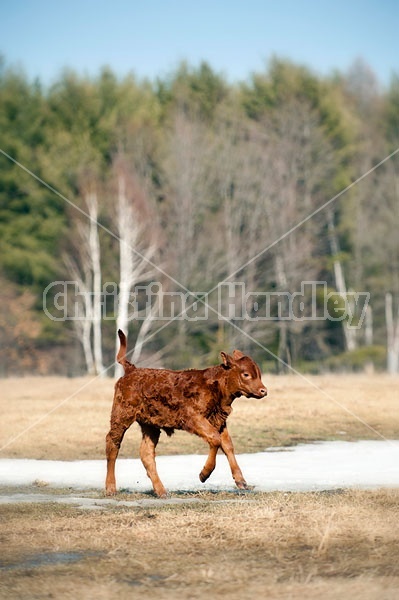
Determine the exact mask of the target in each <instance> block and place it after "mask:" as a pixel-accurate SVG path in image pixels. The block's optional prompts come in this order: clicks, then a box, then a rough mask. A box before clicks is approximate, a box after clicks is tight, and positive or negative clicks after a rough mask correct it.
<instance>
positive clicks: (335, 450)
mask: <svg viewBox="0 0 399 600" xmlns="http://www.w3.org/2000/svg"><path fill="white" fill-rule="evenodd" d="M289 450H290V451H288V452H287V449H283V448H280V449H273V452H260V453H256V454H241V455H239V456H237V460H238V463H239V465H240V467H241V469H242V471H243V473H244V477H245V479H246V481H247V482H248V483H249V484H251V485H254V486H255V490H256V491H317V490H326V489H335V488H342V487H345V488H348V487H357V488H365V489H367V488H375V487H399V468H398V465H399V461H398V458H399V441H397V440H388V441H385V442H384V441H359V442H343V441H338V442H319V443H316V444H303V445H299V446H295V447H293V448H290V449H289ZM205 459H206V457H205V456H199V455H191V456H188V455H182V456H159V457H157V467H158V473H159V476H160V478H161V480H162V482H163V483H164V485H165V487H166V489H167V490H168V491H170V492H177V491H205V490H208V491H209V490H212V491H214V490H216V491H222V490H223V491H226V490H232V489H235V485H234V482H233V480H232V477H231V472H230V469H229V466H228V463H227V459H226V457H225V456H224V455H222V454H221V455H218V457H217V463H216V469H215V471H214V472H213V473H212V475H211V477H210V478H209V479H208V481H207V482H206V483H205V484H202V483H200V481H199V479H198V474H199V472H200V471H201V469H202V467H203V466H204V463H205ZM105 472H106V461H105V459H104V460H82V461H69V462H68V461H50V460H33V459H0V485H32V484H33V483H34V482H35V481H36V480H40V481H42V482H45V483H47V484H48V485H50V486H52V487H68V488H75V489H84V488H96V489H103V487H104V481H105ZM116 483H117V488H118V489H119V490H120V489H123V488H124V489H129V490H132V491H137V492H148V491H150V490H151V489H152V487H151V482H150V481H149V479H148V478H147V476H146V473H145V470H144V467H143V465H142V464H141V461H140V460H139V459H118V460H117V462H116Z"/></svg>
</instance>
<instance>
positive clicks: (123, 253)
mask: <svg viewBox="0 0 399 600" xmlns="http://www.w3.org/2000/svg"><path fill="white" fill-rule="evenodd" d="M117 227H118V235H119V296H118V312H117V318H116V326H117V330H118V329H122V331H123V332H124V333H125V334H126V335H127V333H128V325H129V321H130V315H129V303H130V294H131V291H132V288H133V286H134V285H136V284H137V283H138V282H139V281H140V280H142V279H148V277H149V276H151V275H153V271H152V269H151V268H150V270H149V269H148V261H149V260H150V259H151V257H152V256H153V254H154V252H155V247H154V246H150V247H149V248H147V249H146V250H145V252H144V254H143V253H138V251H137V246H138V243H139V238H140V234H141V227H140V225H139V223H138V222H137V219H135V214H134V211H133V207H132V204H131V202H130V201H129V199H128V197H127V193H126V181H125V177H124V176H123V175H122V174H120V175H119V176H118V202H117ZM135 250H136V252H135ZM154 317H155V313H154V312H153V310H150V312H149V314H147V315H145V316H144V318H143V321H142V324H141V327H140V329H139V333H138V336H137V340H136V344H135V347H134V350H133V355H132V357H131V361H132V362H137V361H138V359H139V357H140V354H141V351H142V349H143V345H144V343H145V335H146V334H147V332H148V331H149V329H150V328H151V323H152V321H153V320H154ZM118 350H119V338H118V336H116V345H115V353H116V354H117V353H118ZM122 375H123V368H122V367H121V365H119V364H117V363H116V364H115V377H121V376H122Z"/></svg>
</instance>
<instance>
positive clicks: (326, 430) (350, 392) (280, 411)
mask: <svg viewBox="0 0 399 600" xmlns="http://www.w3.org/2000/svg"><path fill="white" fill-rule="evenodd" d="M264 380H265V382H266V384H267V386H268V388H269V396H268V397H267V398H266V399H265V400H246V399H239V400H236V401H235V403H234V411H233V414H232V415H231V417H229V421H228V424H229V428H230V431H231V434H232V437H233V441H234V442H235V447H236V451H237V452H238V453H241V452H257V451H262V450H265V449H266V448H268V447H270V446H286V445H293V444H297V443H299V442H307V441H314V440H333V439H341V440H356V439H381V438H380V437H379V434H381V435H382V436H384V437H386V438H390V439H395V438H396V439H397V438H399V411H398V404H397V400H398V393H397V390H398V388H399V385H398V384H399V381H398V379H397V378H392V377H388V376H383V375H374V376H365V375H357V376H338V375H328V376H327V375H326V376H317V377H315V376H313V377H307V380H305V379H302V378H300V377H298V376H294V375H291V376H280V377H276V376H274V377H270V376H265V378H264ZM112 396H113V381H112V380H111V379H96V380H94V381H91V380H90V379H66V378H56V377H54V378H51V377H43V378H39V377H37V378H34V377H27V378H24V379H5V380H1V382H0V410H1V414H2V419H1V422H0V448H2V449H1V451H0V456H1V457H15V458H39V459H42V458H48V459H60V460H61V459H67V460H74V459H89V458H90V459H91V458H93V459H94V458H103V457H104V438H105V435H106V433H107V431H108V425H109V415H110V411H111V404H112ZM366 424H367V425H368V426H367V425H366ZM139 442H140V432H139V428H138V427H137V425H135V426H133V427H132V428H131V430H129V432H128V433H127V434H126V437H125V441H124V443H123V445H122V450H121V456H124V457H131V456H137V455H138V446H139ZM206 451H207V448H206V446H205V444H204V443H203V442H202V441H201V440H199V439H198V438H196V437H195V436H192V435H189V434H187V433H184V432H177V433H176V434H175V435H174V436H173V437H172V438H170V439H169V438H167V437H166V435H164V434H163V435H162V436H161V441H160V443H159V446H158V454H184V453H201V454H205V453H206Z"/></svg>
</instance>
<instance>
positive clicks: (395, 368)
mask: <svg viewBox="0 0 399 600" xmlns="http://www.w3.org/2000/svg"><path fill="white" fill-rule="evenodd" d="M385 318H386V325H387V371H388V373H390V374H391V375H396V374H397V373H399V307H398V314H397V315H396V322H395V319H394V315H393V302H392V294H391V293H390V292H388V293H387V294H385Z"/></svg>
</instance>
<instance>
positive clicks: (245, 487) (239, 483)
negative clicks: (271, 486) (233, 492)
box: [236, 481, 255, 491]
mask: <svg viewBox="0 0 399 600" xmlns="http://www.w3.org/2000/svg"><path fill="white" fill-rule="evenodd" d="M236 486H237V487H238V489H240V490H248V491H251V490H253V489H254V488H255V486H254V485H248V483H247V482H246V481H236Z"/></svg>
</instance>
